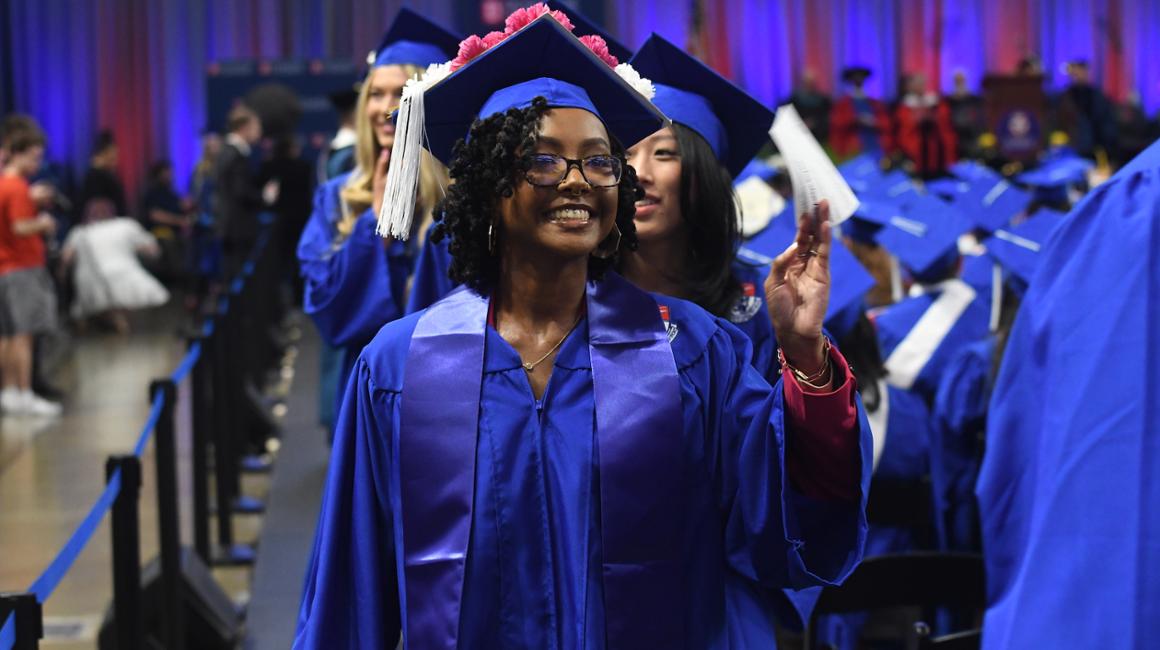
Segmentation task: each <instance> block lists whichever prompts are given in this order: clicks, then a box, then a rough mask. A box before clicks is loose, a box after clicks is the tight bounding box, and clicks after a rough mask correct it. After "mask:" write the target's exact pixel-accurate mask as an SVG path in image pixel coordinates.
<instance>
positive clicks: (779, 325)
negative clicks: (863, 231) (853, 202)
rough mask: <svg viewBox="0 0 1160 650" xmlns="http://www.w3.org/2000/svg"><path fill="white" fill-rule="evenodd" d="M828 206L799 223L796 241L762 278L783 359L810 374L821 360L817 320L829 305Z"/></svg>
mask: <svg viewBox="0 0 1160 650" xmlns="http://www.w3.org/2000/svg"><path fill="white" fill-rule="evenodd" d="M832 241H833V234H832V232H831V231H830V205H829V203H828V202H826V201H822V202H821V203H819V204H818V206H817V208H816V209H815V212H814V214H813V215H811V214H809V213H806V214H804V215H802V217H801V219H799V220H798V231H797V237H796V239H795V240H794V242H793V243H792V244H790V246H789V248H787V249H785V251H784V252H783V253H782V254H781V255H778V256H777V259H775V260H774V261H773V265H772V267H771V268H770V271H769V277H767V278H766V279H765V302H766V305H767V306H768V308H769V317H770V319H771V320H772V321H773V330H774V332H775V333H776V335H777V342H778V345H779V346H780V347H781V349H782V351H783V352H784V353H785V356H786V360H787V361H788V362H789V363H790V364H791V365H792V366H794V367H795V368H798V369H799V370H802V371H803V372H805V373H807V374H810V373H813V372H814V371H816V370H818V369H820V368H821V367H822V364H823V363H824V362H825V358H824V356H823V338H822V322H823V321H824V320H825V318H826V308H827V307H828V306H829V304H830V246H831V242H832Z"/></svg>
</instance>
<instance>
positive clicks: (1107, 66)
mask: <svg viewBox="0 0 1160 650" xmlns="http://www.w3.org/2000/svg"><path fill="white" fill-rule="evenodd" d="M497 1H499V2H500V3H501V4H502V5H503V7H502V8H503V9H504V10H505V11H506V10H509V9H511V8H514V7H515V6H518V5H519V4H523V3H518V2H513V1H511V0H425V1H419V0H414V1H409V0H408V1H403V0H374V1H367V0H163V1H156V0H4V1H3V2H0V5H3V10H0V29H2V30H3V33H0V109H3V110H19V111H24V112H28V113H31V114H32V115H34V116H35V117H36V118H37V119H39V120H40V121H41V122H42V123H43V124H44V126H45V128H46V130H47V132H48V134H49V136H50V140H51V141H50V147H49V154H50V156H51V157H52V158H53V159H55V160H57V161H60V162H64V163H67V164H70V165H71V166H72V168H73V169H74V170H76V171H79V170H81V169H83V167H84V165H85V161H86V159H87V157H88V154H89V146H90V142H91V140H92V136H93V134H94V133H95V132H96V131H97V130H99V129H100V128H111V129H113V131H114V133H115V135H116V137H117V140H118V142H119V144H120V146H121V152H122V155H121V158H122V161H121V171H122V176H123V177H124V178H125V180H126V183H127V185H128V186H129V187H130V189H131V190H132V189H139V188H140V186H141V183H142V180H143V176H144V173H145V170H146V169H147V166H148V164H149V162H150V161H152V160H154V159H157V158H162V157H164V158H169V159H170V160H172V161H173V162H174V165H175V171H176V172H177V177H178V179H179V184H182V185H183V184H184V182H185V179H186V178H187V177H188V174H189V171H190V169H191V167H192V165H193V163H194V161H195V160H196V158H197V156H198V153H199V152H198V141H197V136H198V133H199V131H200V130H201V129H202V128H203V127H204V126H205V125H206V124H207V121H208V117H209V116H207V115H206V114H205V111H206V109H205V103H206V102H205V69H206V65H207V64H208V63H210V62H212V61H217V60H225V59H236V58H254V59H279V58H297V59H325V58H342V59H350V60H353V61H361V60H362V59H363V57H364V56H365V53H366V52H367V51H368V50H369V49H371V48H372V47H374V46H375V45H376V44H377V41H378V39H379V37H380V35H381V33H382V31H383V30H384V29H385V27H386V26H387V24H388V23H389V21H390V19H391V17H392V16H393V15H394V13H395V11H396V10H397V9H398V8H399V7H400V6H403V5H408V6H411V7H412V8H415V9H418V10H420V11H423V12H425V13H427V14H428V15H430V16H431V17H433V18H435V19H437V20H440V21H442V22H444V23H445V24H448V25H450V26H454V27H459V28H460V29H471V30H475V29H478V26H479V25H480V22H481V16H482V15H484V13H485V12H484V11H483V9H482V5H483V4H485V3H494V2H497ZM601 3H603V4H601ZM576 4H578V5H580V6H582V7H583V8H585V9H587V10H588V11H589V12H590V13H594V14H599V13H601V11H600V9H603V14H604V17H605V19H606V22H607V23H608V26H609V30H610V31H611V32H612V33H614V34H618V35H619V36H620V37H621V39H622V40H623V41H624V42H625V43H626V44H627V45H628V46H629V47H636V46H639V45H640V44H641V43H642V42H644V40H645V39H646V38H647V37H648V35H649V34H650V33H652V32H653V31H656V32H659V33H660V34H662V35H663V36H665V37H666V38H669V39H670V40H672V41H674V42H676V43H678V44H682V45H687V46H688V47H689V48H690V50H691V51H695V52H697V53H698V54H699V55H700V56H702V57H703V58H705V60H706V61H707V62H708V63H709V64H710V65H712V66H714V67H715V68H716V69H718V70H719V71H721V72H722V73H723V74H725V75H727V76H729V77H731V78H733V79H735V80H736V81H738V82H739V83H741V84H743V85H744V86H745V87H747V88H748V89H749V90H750V91H751V92H753V93H754V95H756V96H757V97H759V98H761V99H762V100H763V101H766V102H768V103H770V104H773V103H776V102H778V101H780V100H782V99H783V98H785V97H786V96H787V95H788V94H789V93H790V92H791V91H792V88H793V85H794V82H795V80H796V78H797V77H798V76H799V75H800V73H801V72H802V71H803V70H805V69H812V70H813V71H814V72H815V73H816V74H817V76H818V78H819V79H820V81H821V84H822V86H823V87H824V88H826V89H829V90H831V91H837V90H838V83H837V80H838V75H839V72H840V70H841V68H842V67H844V66H845V65H848V64H852V63H859V64H863V65H868V66H870V67H871V68H873V69H874V70H875V75H874V77H873V78H872V79H871V81H870V85H869V90H870V91H871V92H872V93H875V94H878V95H883V96H890V95H893V94H894V91H895V89H896V88H897V80H898V78H899V76H900V75H901V74H902V73H905V72H914V71H921V72H925V73H926V74H927V78H928V79H929V80H930V81H931V83H932V85H937V86H939V87H942V88H948V87H949V85H950V80H951V76H952V75H953V73H954V71H955V70H956V69H962V70H964V71H965V72H966V73H967V75H968V79H969V80H970V82H971V83H972V85H974V86H975V87H977V86H978V84H979V82H980V81H981V79H982V76H983V75H984V74H985V73H987V72H990V71H1008V70H1011V69H1012V68H1013V67H1014V65H1015V63H1016V61H1017V60H1018V59H1019V58H1020V57H1022V56H1024V55H1025V54H1029V53H1032V54H1038V55H1039V56H1041V57H1042V59H1043V61H1044V66H1045V68H1046V69H1047V71H1048V73H1049V74H1051V75H1052V82H1051V83H1052V84H1053V85H1055V86H1059V85H1060V84H1061V83H1062V81H1063V75H1062V74H1061V73H1060V72H1059V70H1060V66H1061V64H1062V63H1064V62H1065V61H1067V60H1070V59H1073V58H1086V59H1088V60H1089V61H1090V62H1091V64H1092V70H1093V74H1094V76H1095V78H1096V80H1097V82H1099V83H1101V84H1103V85H1104V87H1105V88H1106V89H1108V91H1109V92H1110V93H1111V94H1112V95H1113V97H1116V98H1123V97H1125V96H1127V94H1128V93H1129V92H1132V91H1135V92H1138V93H1139V94H1140V96H1141V97H1142V99H1143V102H1144V105H1145V107H1146V109H1147V110H1148V111H1149V112H1150V113H1151V112H1154V111H1156V110H1157V109H1158V108H1160V64H1157V61H1160V1H1158V0H578V2H577V3H576Z"/></svg>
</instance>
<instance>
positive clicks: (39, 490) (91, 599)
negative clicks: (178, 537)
mask: <svg viewBox="0 0 1160 650" xmlns="http://www.w3.org/2000/svg"><path fill="white" fill-rule="evenodd" d="M181 320H182V316H181V314H180V313H179V312H178V311H176V310H175V309H173V308H168V309H161V310H158V311H154V312H149V313H144V314H137V315H134V317H133V327H134V330H133V332H132V333H130V334H127V335H117V334H111V333H103V332H99V331H91V330H90V331H89V332H86V333H85V334H83V335H72V336H71V340H70V341H68V342H64V343H63V344H62V342H60V341H58V342H57V347H59V349H60V350H62V351H63V352H61V353H60V354H57V355H54V356H56V357H57V358H58V359H59V362H58V363H57V364H56V368H54V369H53V370H52V371H51V377H52V379H53V380H54V381H55V382H56V383H57V384H58V385H59V386H60V387H62V388H63V389H64V390H65V392H66V397H65V399H64V415H63V416H62V417H60V418H59V419H54V420H45V419H33V418H27V417H3V418H2V419H0V591H23V590H25V589H27V587H28V586H29V585H30V584H31V583H32V582H33V581H34V580H35V579H36V578H37V577H38V576H39V575H40V573H41V572H42V571H43V570H44V568H45V567H46V566H47V565H48V564H49V562H50V561H51V560H52V559H53V558H54V557H55V556H56V554H57V553H58V551H59V550H60V549H61V547H62V546H63V545H64V543H65V541H66V540H67V539H68V538H69V536H70V535H71V534H72V533H73V531H74V530H75V529H76V527H77V525H78V524H79V523H80V522H81V520H82V519H83V518H84V517H85V515H86V514H87V513H88V511H89V509H90V508H91V507H92V504H93V502H94V500H95V499H96V497H97V495H98V494H99V493H100V492H101V490H102V489H103V487H104V465H105V458H106V457H107V456H109V455H111V454H123V453H131V451H132V448H133V445H134V444H135V442H136V440H137V438H138V436H139V435H140V433H141V429H142V425H143V424H144V422H145V420H146V417H147V415H148V412H149V400H148V395H147V392H148V387H149V383H150V381H151V380H153V379H155V378H159V377H165V376H167V375H169V374H170V373H171V372H172V371H173V369H174V368H175V367H176V366H177V364H178V362H179V361H180V360H181V358H182V356H183V355H184V352H185V346H184V343H183V342H182V341H181V339H179V338H178V336H177V331H178V329H179V327H180V325H181ZM291 375H292V373H287V380H289V378H290V376H291ZM188 390H189V387H188V385H183V386H181V387H180V391H179V406H178V412H177V422H178V429H177V431H178V447H179V458H180V460H179V464H180V469H179V471H180V481H181V483H180V491H181V495H182V497H181V501H182V517H181V521H182V528H183V533H182V537H183V541H184V543H186V544H189V543H190V540H191V539H192V533H191V519H190V513H189V509H190V500H189V485H190V473H189V466H188V465H189V463H188V461H189V427H188V422H189V411H188V409H189V399H188ZM153 467H154V464H153V449H152V445H150V447H149V449H148V450H147V453H146V456H145V459H144V463H143V471H144V479H143V486H142V492H141V495H142V498H141V511H140V512H141V553H142V559H143V561H148V560H149V559H150V558H152V557H154V556H155V555H156V553H157V506H156V503H157V502H156V484H155V482H154V480H153V478H154V475H153ZM269 480H270V479H269V477H268V476H265V475H255V476H247V477H245V479H244V483H243V490H244V492H246V493H247V494H249V495H252V496H257V497H264V496H265V494H266V492H267V490H268V484H269ZM261 526H262V517H261V516H237V517H235V534H236V537H237V538H238V541H241V542H248V541H254V540H256V539H257V537H258V534H259V532H260V529H261ZM111 562H112V560H111V555H110V532H109V526H108V517H106V518H105V520H104V521H103V522H102V524H101V526H100V528H99V529H98V530H97V532H96V534H95V535H94V537H93V538H92V540H91V542H90V543H89V544H88V546H87V547H86V548H85V550H84V552H83V553H82V554H81V555H80V556H79V558H78V559H77V561H76V564H75V565H74V566H73V567H72V569H71V570H70V571H69V573H68V574H67V575H66V577H65V578H64V580H63V581H62V582H61V583H60V585H59V587H58V588H57V589H56V591H55V592H54V593H53V595H52V596H51V598H50V599H49V600H48V602H47V603H46V604H45V609H44V614H45V622H46V627H47V628H48V629H47V634H48V638H46V639H45V641H44V642H42V645H43V647H51V648H69V649H72V648H76V649H81V648H85V649H88V648H96V636H95V635H96V628H97V626H98V625H99V622H100V619H101V618H102V616H103V614H104V612H105V610H106V608H107V607H108V604H109V602H110V598H111V584H112V583H111ZM296 570H297V569H296ZM252 573H253V570H252V569H251V568H219V569H215V570H214V575H215V577H216V578H217V579H218V582H219V584H221V585H222V587H223V588H224V589H225V590H226V592H227V593H228V594H229V595H230V596H231V597H232V598H234V599H235V600H236V601H238V602H245V601H246V600H247V599H248V595H249V592H250V585H251V579H252ZM59 636H72V637H74V639H73V640H62V639H61V638H54V637H59Z"/></svg>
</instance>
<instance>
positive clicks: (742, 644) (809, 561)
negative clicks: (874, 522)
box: [296, 16, 870, 648]
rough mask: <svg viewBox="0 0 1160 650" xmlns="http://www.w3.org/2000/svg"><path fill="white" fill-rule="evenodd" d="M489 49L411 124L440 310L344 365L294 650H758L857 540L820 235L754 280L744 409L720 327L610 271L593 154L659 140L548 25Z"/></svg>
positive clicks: (609, 157) (846, 416)
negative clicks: (795, 597)
mask: <svg viewBox="0 0 1160 650" xmlns="http://www.w3.org/2000/svg"><path fill="white" fill-rule="evenodd" d="M517 25H518V22H517ZM509 26H510V25H509ZM517 29H518V31H516V30H513V31H514V32H515V33H514V35H511V36H509V37H508V38H507V39H506V40H504V41H502V42H501V43H499V44H498V45H492V46H491V47H490V48H489V49H488V50H487V51H486V53H484V54H482V55H481V56H478V57H477V58H474V59H471V60H470V61H468V62H467V63H466V64H465V65H464V66H463V67H462V68H460V69H459V71H458V72H455V73H452V74H451V75H450V76H449V77H447V78H445V79H443V80H442V81H439V82H436V83H433V84H432V85H430V86H429V87H427V89H426V91H425V96H424V99H423V102H422V104H419V105H420V106H421V105H423V104H425V105H426V109H425V110H426V111H427V120H426V122H425V123H423V122H419V124H420V125H424V124H425V126H426V127H427V136H428V137H429V139H430V141H429V145H430V146H431V148H432V151H433V153H435V154H436V155H438V156H439V157H441V158H443V159H449V160H450V170H451V175H452V178H453V179H454V180H455V183H454V184H453V185H451V186H450V188H449V190H448V198H447V200H446V201H445V202H444V203H443V204H442V210H441V212H440V213H439V214H438V216H437V218H438V219H440V227H441V228H443V229H445V230H446V231H447V233H446V234H449V235H450V238H451V241H452V242H453V243H454V244H456V245H455V246H453V248H452V267H451V272H452V275H453V276H454V277H455V279H456V280H458V281H460V282H462V283H463V284H464V285H465V287H464V288H462V289H459V290H457V291H455V292H453V293H452V294H451V295H449V296H448V297H446V298H445V299H443V300H441V301H440V302H438V303H436V304H435V305H433V306H432V307H431V308H429V309H427V310H425V311H423V312H421V313H418V314H414V315H411V316H408V317H406V318H403V319H400V320H397V321H395V322H392V323H390V324H388V325H387V326H386V327H384V328H383V329H382V330H381V331H380V333H379V334H378V335H377V336H376V337H375V339H374V341H372V342H371V344H370V345H368V346H367V348H366V349H365V350H364V351H363V353H362V355H361V357H360V359H359V361H358V363H357V364H356V368H355V371H354V373H353V374H352V378H351V382H350V385H349V388H348V392H347V398H346V400H345V403H344V405H343V408H342V412H341V415H340V423H339V427H338V432H337V437H336V440H335V451H334V455H333V457H332V468H331V472H330V476H329V479H328V485H327V494H326V497H325V499H324V505H323V512H322V516H321V520H320V523H319V529H318V533H317V537H316V542H315V551H314V556H313V558H312V561H311V568H310V571H309V575H308V580H307V586H306V591H305V594H304V597H303V604H302V608H301V611H300V620H299V632H298V637H297V640H296V647H299V648H316V647H328V648H329V647H353V646H359V647H390V646H392V645H393V644H395V643H396V641H397V639H398V637H399V634H400V632H401V633H402V635H403V639H404V642H405V644H406V646H407V647H409V648H455V647H463V648H642V647H653V648H685V647H687V648H752V647H770V646H771V645H773V643H774V641H773V631H772V624H771V612H770V610H771V608H772V606H773V605H772V597H771V592H772V591H774V590H779V589H781V588H785V587H806V586H810V585H819V584H830V583H835V582H840V581H841V580H842V579H843V578H844V577H845V576H846V575H848V573H849V572H850V571H851V570H852V569H853V567H854V565H855V564H856V563H857V561H858V559H859V558H860V555H861V547H862V544H863V541H864V536H865V514H864V507H865V498H866V491H867V489H866V488H867V482H868V476H869V466H870V458H869V453H870V442H869V433H868V426H867V424H866V421H865V416H864V413H863V412H862V411H861V410H860V409H859V408H858V406H857V405H858V401H857V396H856V393H855V392H854V391H853V380H852V378H851V377H850V371H849V367H848V365H847V364H846V363H845V361H844V360H843V359H842V358H841V356H840V354H838V353H837V351H836V350H834V349H832V348H831V347H829V346H828V345H827V344H826V343H825V339H823V338H822V335H821V323H822V316H823V314H824V313H825V305H826V300H827V297H828V295H827V294H828V268H827V265H826V260H827V256H828V252H829V244H830V235H829V229H828V223H826V222H823V224H822V226H823V227H822V229H821V230H819V231H818V232H816V233H810V232H808V231H806V230H803V232H802V233H801V236H800V237H799V240H798V250H799V251H801V254H799V253H798V251H794V250H791V251H787V253H786V254H785V255H783V256H781V257H780V258H779V259H778V260H777V261H776V263H775V265H774V270H773V277H774V281H772V282H771V283H770V291H769V292H768V295H767V297H768V298H769V301H768V302H769V304H770V305H771V311H772V312H773V314H774V318H773V323H774V325H775V327H776V329H777V332H778V333H779V334H780V335H781V336H780V337H779V341H780V343H781V346H782V348H781V349H782V352H783V353H784V358H785V360H786V362H785V363H783V364H782V368H783V371H784V373H785V375H786V376H788V377H791V378H789V379H786V380H784V381H782V380H778V381H777V382H776V383H775V385H774V386H770V385H769V383H768V382H767V381H766V380H765V378H764V377H763V376H762V375H761V373H759V372H757V371H756V370H755V369H754V368H753V366H752V365H751V361H750V355H751V347H750V344H749V342H748V340H747V339H746V337H745V336H744V335H743V334H741V333H740V332H739V331H738V330H737V329H736V328H734V327H733V326H732V325H730V324H729V323H728V322H726V321H725V320H723V319H720V318H717V317H714V316H712V315H710V314H708V313H706V312H705V311H704V310H702V309H701V308H699V307H697V306H696V305H694V304H692V303H689V302H686V301H682V300H680V299H674V298H663V297H654V296H653V295H652V294H649V293H646V292H644V291H641V290H639V289H637V288H635V287H634V286H632V285H631V284H630V283H628V282H626V281H624V280H623V279H621V278H619V276H617V275H615V274H614V273H613V272H612V271H611V267H612V265H613V264H614V257H615V255H616V253H617V251H618V250H619V249H620V248H621V247H631V246H633V245H634V244H635V229H634V226H633V220H632V219H633V213H634V205H633V204H634V202H635V200H636V198H637V189H636V183H635V179H634V174H633V172H632V171H631V169H630V168H628V166H627V165H626V163H625V158H624V150H623V148H622V147H621V146H620V144H619V142H620V141H622V140H624V141H632V142H635V141H637V140H639V139H641V138H643V137H644V136H645V135H647V134H648V133H651V132H653V131H654V130H655V128H656V125H657V124H658V123H659V120H660V116H659V114H657V113H656V112H655V110H654V109H653V108H652V107H651V106H650V105H649V104H648V102H647V101H646V100H645V99H644V97H642V96H641V95H638V94H637V91H636V90H634V89H633V87H634V86H632V85H629V84H628V83H627V82H625V81H622V80H621V78H620V77H619V76H617V75H616V74H615V73H614V72H613V71H612V69H611V67H608V66H606V65H605V64H604V63H602V62H601V61H600V59H598V58H596V57H593V56H592V55H591V54H590V53H588V52H586V51H585V48H586V46H585V45H584V44H582V43H581V41H579V40H578V39H576V38H575V37H574V36H572V35H571V34H570V33H569V32H568V31H567V29H566V28H565V27H563V26H561V25H560V24H559V23H557V22H556V21H555V20H554V19H553V18H551V17H550V16H542V17H540V18H538V19H536V20H534V21H532V22H531V23H530V24H529V25H526V26H522V28H517ZM589 42H591V41H589ZM637 87H643V84H637ZM419 92H423V91H422V90H419ZM406 104H407V100H405V101H404V105H405V106H406ZM411 108H412V110H413V109H414V105H412V106H411ZM444 109H446V110H444ZM412 115H413V113H412ZM476 117H478V118H479V119H478V121H474V123H473V119H474V118H476ZM411 126H415V125H411ZM469 127H470V137H469V138H468V140H467V141H466V143H465V144H462V145H459V146H458V147H457V148H456V149H455V156H454V158H452V157H451V151H450V150H451V146H450V142H451V141H452V137H449V136H448V134H449V133H452V132H456V131H457V133H456V134H455V136H454V137H462V134H463V133H466V132H467V131H468V129H469ZM484 161H488V162H489V164H482V163H483V162H484ZM574 168H575V169H574ZM823 216H824V211H823ZM798 374H800V375H802V376H803V377H805V378H806V380H805V381H800V382H799V380H797V379H796V377H797V375H798ZM807 382H808V383H807ZM810 384H812V385H813V386H816V388H809V385H810ZM815 391H817V394H815ZM835 406H837V407H840V408H836V407H835Z"/></svg>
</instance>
